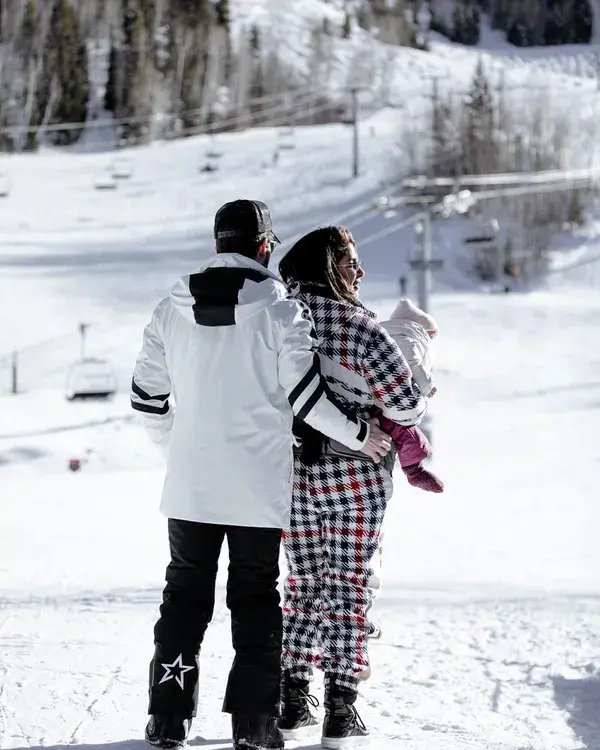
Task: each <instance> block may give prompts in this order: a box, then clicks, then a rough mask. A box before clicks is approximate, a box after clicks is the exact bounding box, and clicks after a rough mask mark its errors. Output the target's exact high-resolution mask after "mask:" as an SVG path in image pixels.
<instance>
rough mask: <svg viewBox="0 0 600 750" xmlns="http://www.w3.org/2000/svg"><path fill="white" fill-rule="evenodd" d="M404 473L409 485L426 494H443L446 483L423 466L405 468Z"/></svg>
mask: <svg viewBox="0 0 600 750" xmlns="http://www.w3.org/2000/svg"><path fill="white" fill-rule="evenodd" d="M402 471H403V472H404V473H405V474H406V478H407V479H408V483H409V484H412V486H413V487H420V488H421V489H422V490H425V491H426V492H443V491H444V483H443V482H442V480H441V479H438V478H437V477H436V475H435V474H432V473H431V472H430V471H428V470H427V469H425V468H424V467H423V465H422V464H413V465H412V466H403V467H402Z"/></svg>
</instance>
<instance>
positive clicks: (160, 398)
mask: <svg viewBox="0 0 600 750" xmlns="http://www.w3.org/2000/svg"><path fill="white" fill-rule="evenodd" d="M131 390H132V391H133V393H135V395H136V396H138V397H139V398H141V399H142V401H166V400H167V399H168V398H169V396H170V395H171V394H170V393H163V394H161V395H160V396H151V395H150V394H149V393H146V391H144V390H143V389H142V388H140V387H139V385H138V384H137V383H136V382H135V380H133V379H132V380H131Z"/></svg>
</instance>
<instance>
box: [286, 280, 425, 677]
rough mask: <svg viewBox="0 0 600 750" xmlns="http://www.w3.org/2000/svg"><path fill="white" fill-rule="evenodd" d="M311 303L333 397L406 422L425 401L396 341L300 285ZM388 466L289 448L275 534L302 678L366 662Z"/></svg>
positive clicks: (366, 318)
mask: <svg viewBox="0 0 600 750" xmlns="http://www.w3.org/2000/svg"><path fill="white" fill-rule="evenodd" d="M297 296H298V298H299V299H300V300H301V301H303V302H304V303H305V304H306V305H307V307H308V308H309V309H310V311H311V313H312V317H313V320H314V323H315V332H316V335H317V338H318V340H319V347H318V350H319V355H320V356H321V364H322V367H323V372H324V374H325V377H326V379H327V381H328V383H329V385H330V387H331V389H332V392H333V395H334V397H335V399H336V400H337V401H338V402H339V404H340V406H341V407H342V408H343V407H346V408H349V409H351V410H355V411H356V413H357V416H359V417H365V416H369V415H370V414H371V413H372V412H373V411H374V410H375V408H380V409H382V410H383V411H384V413H385V414H386V416H388V417H389V418H390V419H394V420H397V421H398V422H400V423H404V424H414V423H415V422H417V421H418V420H419V418H420V417H421V415H422V413H423V412H424V410H425V405H424V401H423V399H422V398H421V395H420V393H419V390H418V388H415V387H414V386H413V383H412V380H411V372H410V369H409V367H408V365H407V363H406V360H405V359H404V357H403V356H402V353H401V352H400V350H399V349H398V346H397V345H396V343H395V342H394V341H393V339H392V338H391V337H390V336H389V334H388V333H387V331H385V330H384V329H383V328H382V327H381V326H380V325H379V323H378V322H377V320H376V318H375V316H374V315H373V313H371V312H369V311H368V310H366V309H365V308H363V307H362V306H361V305H358V304H357V305H352V304H350V303H347V302H338V301H336V300H331V299H328V298H326V297H323V296H321V295H320V294H313V293H307V292H306V291H304V292H300V293H299V294H298V295H297ZM391 489H392V487H391V478H390V475H389V474H388V472H387V471H386V470H385V469H384V468H383V467H382V466H378V465H376V464H374V463H372V462H371V461H366V460H365V461H363V460H360V459H346V458H337V457H331V456H322V457H321V458H320V459H319V460H318V461H317V463H315V464H312V465H310V466H308V465H306V464H304V463H302V461H301V460H300V459H299V458H296V460H295V463H294V491H293V499H292V518H291V526H290V529H289V530H288V531H287V532H286V533H285V534H284V542H285V551H286V557H287V561H288V568H289V575H288V577H287V579H286V583H285V599H284V610H283V611H284V638H283V667H284V669H286V670H289V671H290V672H291V674H292V676H294V677H298V678H302V679H308V678H310V675H311V674H312V670H313V667H314V666H318V667H320V668H322V669H324V671H325V676H326V678H328V679H330V678H332V677H333V678H335V680H336V681H337V682H339V684H341V685H345V686H346V687H349V688H351V689H356V687H357V684H358V674H359V673H360V672H362V671H363V670H364V669H365V668H366V667H367V666H368V663H369V661H368V655H367V632H368V630H367V620H366V613H367V607H368V604H369V601H370V591H369V588H368V586H367V584H368V581H369V578H370V577H371V575H372V573H373V570H372V568H371V560H372V558H373V557H374V555H375V554H376V552H377V548H378V540H379V533H380V529H381V525H382V523H383V517H384V514H385V507H386V503H387V500H388V498H389V497H390V495H391Z"/></svg>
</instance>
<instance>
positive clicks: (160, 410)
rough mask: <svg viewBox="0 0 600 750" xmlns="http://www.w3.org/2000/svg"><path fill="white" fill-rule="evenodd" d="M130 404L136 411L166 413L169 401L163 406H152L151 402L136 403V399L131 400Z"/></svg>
mask: <svg viewBox="0 0 600 750" xmlns="http://www.w3.org/2000/svg"><path fill="white" fill-rule="evenodd" d="M131 406H132V408H133V409H135V410H136V411H142V412H144V413H145V414H167V413H168V411H169V402H168V401H167V403H166V404H163V406H152V405H151V404H138V402H137V401H133V400H132V401H131Z"/></svg>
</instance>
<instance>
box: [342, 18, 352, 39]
mask: <svg viewBox="0 0 600 750" xmlns="http://www.w3.org/2000/svg"><path fill="white" fill-rule="evenodd" d="M342 35H343V37H344V39H350V37H351V36H352V19H351V17H350V11H346V15H345V17H344V28H343V31H342Z"/></svg>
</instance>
